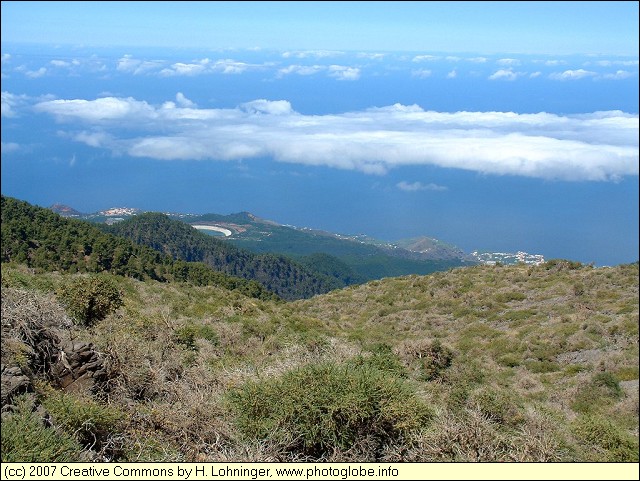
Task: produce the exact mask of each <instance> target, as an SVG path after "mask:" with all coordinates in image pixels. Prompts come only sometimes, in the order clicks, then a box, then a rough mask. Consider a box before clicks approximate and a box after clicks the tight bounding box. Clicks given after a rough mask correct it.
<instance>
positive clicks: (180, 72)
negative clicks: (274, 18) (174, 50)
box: [159, 58, 267, 77]
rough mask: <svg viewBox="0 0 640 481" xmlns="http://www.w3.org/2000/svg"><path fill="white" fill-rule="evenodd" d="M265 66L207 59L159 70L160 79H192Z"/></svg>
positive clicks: (241, 71)
mask: <svg viewBox="0 0 640 481" xmlns="http://www.w3.org/2000/svg"><path fill="white" fill-rule="evenodd" d="M266 66H267V65H266V64H250V63H245V62H238V61H237V60H233V59H229V58H227V59H220V60H216V61H215V62H214V61H211V60H210V59H208V58H203V59H200V60H194V61H193V62H191V63H184V62H176V63H174V64H172V65H171V66H169V67H167V68H163V69H162V70H160V72H159V74H160V76H162V77H175V76H186V77H193V76H195V75H202V74H211V73H222V74H226V75H228V74H241V73H244V72H246V71H247V70H258V69H263V68H265V67H266Z"/></svg>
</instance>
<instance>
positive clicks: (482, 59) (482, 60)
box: [467, 57, 489, 63]
mask: <svg viewBox="0 0 640 481" xmlns="http://www.w3.org/2000/svg"><path fill="white" fill-rule="evenodd" d="M487 60H489V59H488V58H487V57H472V58H468V59H467V61H469V62H473V63H486V61H487Z"/></svg>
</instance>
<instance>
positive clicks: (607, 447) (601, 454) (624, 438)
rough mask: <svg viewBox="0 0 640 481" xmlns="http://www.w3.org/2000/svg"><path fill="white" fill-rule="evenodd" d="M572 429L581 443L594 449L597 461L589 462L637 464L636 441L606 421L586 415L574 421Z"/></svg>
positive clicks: (595, 416)
mask: <svg viewBox="0 0 640 481" xmlns="http://www.w3.org/2000/svg"><path fill="white" fill-rule="evenodd" d="M572 428H573V432H574V434H575V435H576V436H577V437H578V439H579V440H580V441H581V442H582V443H584V444H586V445H588V446H589V447H590V448H596V453H598V454H597V455H596V457H597V459H592V460H591V461H600V462H626V463H628V462H636V463H637V462H638V439H637V438H634V437H633V436H631V435H630V434H628V433H626V432H624V431H623V430H622V429H621V428H619V427H618V426H616V425H615V424H613V423H612V422H611V421H609V420H608V419H605V418H603V417H601V416H598V415H591V414H587V415H583V416H580V417H579V418H578V419H576V421H575V422H574V423H573V426H572ZM591 450H592V449H590V451H591Z"/></svg>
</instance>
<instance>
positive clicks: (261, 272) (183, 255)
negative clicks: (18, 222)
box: [104, 213, 344, 300]
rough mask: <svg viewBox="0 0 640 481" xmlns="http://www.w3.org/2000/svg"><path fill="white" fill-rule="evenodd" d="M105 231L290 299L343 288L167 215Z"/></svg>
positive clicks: (132, 220)
mask: <svg viewBox="0 0 640 481" xmlns="http://www.w3.org/2000/svg"><path fill="white" fill-rule="evenodd" d="M104 228H105V229H106V230H107V232H110V233H112V234H114V235H117V236H120V237H124V238H126V239H129V240H131V241H133V242H135V243H136V244H140V245H146V246H148V247H151V248H153V249H155V250H157V251H159V252H162V253H163V254H167V255H169V256H171V257H172V258H174V259H180V260H184V261H188V262H203V263H204V264H207V265H208V266H210V267H212V268H213V269H215V270H217V271H221V272H225V273H227V274H229V275H232V276H236V277H243V278H245V279H251V280H255V281H257V282H259V283H260V284H261V285H263V286H265V287H266V288H267V289H269V290H270V291H272V292H275V293H276V294H278V295H279V296H281V297H282V298H284V299H288V300H291V299H300V298H305V297H311V296H313V295H316V294H320V293H325V292H328V291H330V290H332V289H336V288H338V287H342V286H343V285H344V284H341V283H340V282H338V281H337V280H336V279H333V278H330V277H328V276H325V275H322V274H319V273H318V272H313V271H312V270H311V269H309V268H307V267H305V266H303V265H302V264H299V263H296V262H293V261H291V260H290V259H288V258H286V257H284V256H281V255H271V254H262V255H256V254H253V253H251V252H249V251H247V250H243V249H239V248H237V247H235V246H233V245H231V244H228V243H225V242H222V241H220V240H218V239H216V238H214V237H211V236H208V235H206V234H203V233H201V232H198V231H197V230H196V229H194V228H193V227H191V226H189V225H187V224H185V223H184V222H180V221H178V220H172V219H170V218H169V217H168V216H166V215H164V214H159V213H145V214H140V215H136V216H133V217H130V218H129V219H127V220H124V221H122V222H118V223H116V224H113V225H111V226H108V227H104Z"/></svg>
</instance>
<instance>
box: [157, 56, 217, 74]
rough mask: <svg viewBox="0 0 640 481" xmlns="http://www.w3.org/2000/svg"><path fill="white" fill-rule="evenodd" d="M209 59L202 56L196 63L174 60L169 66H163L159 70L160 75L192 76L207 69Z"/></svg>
mask: <svg viewBox="0 0 640 481" xmlns="http://www.w3.org/2000/svg"><path fill="white" fill-rule="evenodd" d="M209 62H210V60H209V59H208V58H204V59H202V60H199V61H198V62H196V63H182V62H176V63H174V64H173V65H171V67H169V68H164V69H162V70H161V71H160V75H162V76H165V77H172V76H176V75H186V76H193V75H199V74H202V73H204V72H205V71H206V70H207V65H208V64H209Z"/></svg>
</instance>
